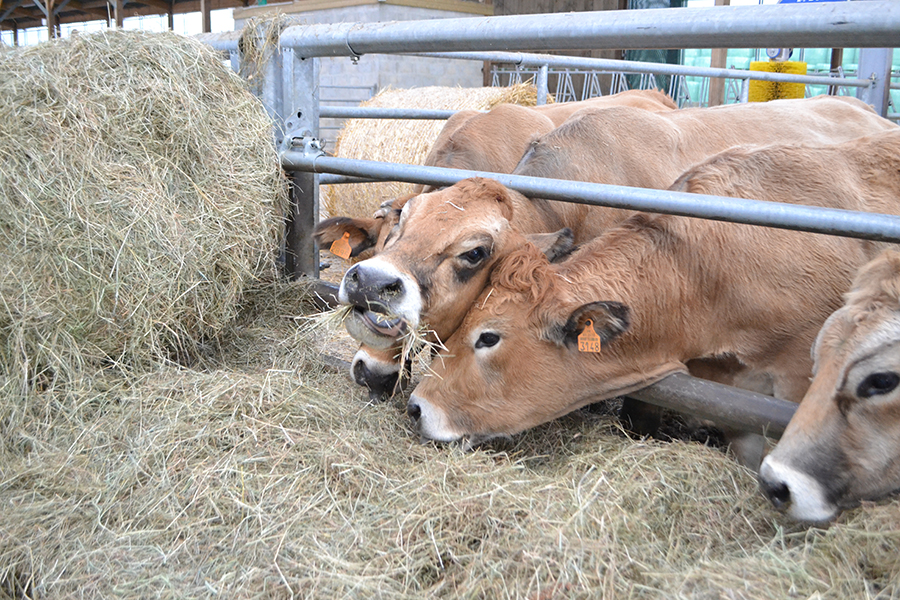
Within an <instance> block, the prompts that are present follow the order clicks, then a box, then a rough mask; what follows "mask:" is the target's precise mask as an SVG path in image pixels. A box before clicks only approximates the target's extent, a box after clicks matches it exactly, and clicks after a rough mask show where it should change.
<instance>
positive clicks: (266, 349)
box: [0, 281, 900, 600]
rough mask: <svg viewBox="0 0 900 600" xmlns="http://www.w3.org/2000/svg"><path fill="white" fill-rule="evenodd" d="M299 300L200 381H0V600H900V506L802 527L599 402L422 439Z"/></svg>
mask: <svg viewBox="0 0 900 600" xmlns="http://www.w3.org/2000/svg"><path fill="white" fill-rule="evenodd" d="M304 293H305V292H304V288H303V285H302V284H300V283H287V282H281V281H274V282H271V283H261V284H259V285H258V286H256V287H255V288H254V289H253V291H252V292H250V293H248V294H247V295H246V296H245V303H244V306H243V312H242V313H241V315H240V317H239V318H238V319H236V320H235V321H234V322H233V324H232V325H231V326H230V327H229V328H230V329H231V332H230V335H229V336H227V340H228V341H227V344H228V348H227V349H226V351H225V352H223V353H222V355H221V360H220V361H219V362H209V363H208V364H207V366H206V368H204V369H202V370H201V369H186V368H180V369H179V368H175V367H166V366H161V367H160V368H159V369H158V370H157V371H155V372H152V373H145V374H139V375H131V376H125V375H123V374H121V373H119V372H115V371H108V372H104V373H100V374H98V375H97V376H96V377H95V378H94V379H91V380H88V379H85V380H84V381H83V382H82V383H83V384H84V385H83V386H82V387H75V386H69V387H68V388H67V389H65V390H63V389H60V388H56V389H51V390H45V391H43V392H41V393H40V394H36V395H35V397H34V398H32V400H31V401H29V402H28V403H22V402H21V401H20V399H19V398H18V397H17V396H16V394H15V393H12V392H11V391H9V390H3V389H0V411H3V410H4V409H7V412H9V410H8V409H9V407H10V406H13V407H14V409H13V410H14V411H15V412H16V415H17V416H16V418H15V419H14V420H15V423H16V425H15V426H10V425H9V423H10V420H9V419H0V505H2V506H3V507H4V510H3V511H0V598H2V597H4V594H5V596H7V597H15V598H21V597H23V596H25V595H27V596H29V597H36V598H64V597H79V598H108V597H116V598H122V599H126V600H130V599H136V598H147V597H154V598H211V597H214V596H219V597H227V598H236V599H243V598H267V599H268V598H276V599H277V598H338V597H341V598H391V599H394V598H528V599H538V598H541V599H551V598H552V599H557V598H560V599H561V598H567V599H568V598H585V599H587V598H590V599H616V600H621V599H632V598H634V599H638V598H641V599H646V598H651V599H653V598H659V599H670V598H683V599H696V600H705V599H709V598H723V599H731V598H739V599H761V600H776V599H777V600H783V599H784V598H810V597H815V598H823V599H835V600H837V599H840V600H844V599H847V598H874V597H878V598H897V597H900V588H898V581H900V561H898V558H897V557H898V556H900V517H898V515H900V502H898V500H897V499H890V500H887V501H883V502H879V503H877V504H872V503H869V504H867V505H866V506H864V507H862V508H860V509H855V510H852V511H849V512H848V513H846V514H845V515H843V516H842V517H840V518H839V519H838V521H837V522H836V523H835V524H833V525H832V526H830V527H829V528H827V529H819V528H814V527H813V528H810V527H805V526H801V525H797V524H794V523H791V522H790V521H788V520H786V519H785V518H784V517H783V516H782V515H780V514H779V513H777V512H775V511H774V510H773V509H772V508H771V507H770V506H769V505H768V503H767V502H766V500H765V499H764V498H763V497H762V495H761V494H760V493H759V491H758V489H757V484H756V480H755V477H754V475H753V473H751V472H749V471H748V470H746V469H744V468H742V467H740V466H739V465H737V464H736V463H735V462H734V461H733V460H731V459H730V458H729V457H728V456H727V455H725V454H724V453H723V452H721V451H720V450H718V449H715V448H710V447H707V446H704V445H702V444H698V443H693V442H691V443H689V442H681V441H677V442H672V443H664V442H659V441H653V440H632V439H629V438H627V437H626V436H624V435H623V434H622V433H621V431H620V430H619V428H618V426H617V424H616V422H615V421H614V419H613V418H612V416H611V415H610V414H597V413H590V412H587V411H581V412H577V413H575V414H573V415H569V416H567V417H565V418H562V419H559V420H557V421H554V422H552V423H548V424H545V425H543V426H540V427H537V428H535V429H533V430H530V431H528V432H526V433H525V434H522V435H520V436H517V437H516V438H515V439H514V440H511V441H508V442H498V443H496V444H492V445H488V446H485V447H482V448H479V449H476V450H475V451H472V452H463V451H462V450H461V449H460V448H459V447H458V446H454V445H449V446H441V445H435V444H421V443H419V441H418V439H417V438H416V436H415V435H414V434H413V433H412V431H411V430H410V427H409V425H408V421H407V418H406V416H405V411H404V399H399V400H397V401H395V402H391V403H384V404H378V405H372V404H368V403H366V402H365V396H366V394H365V392H364V391H362V390H361V389H360V388H359V386H356V385H355V384H353V383H351V382H349V381H348V380H347V379H346V378H345V376H344V375H343V374H337V373H332V372H328V371H323V363H322V359H321V357H320V356H319V354H318V353H319V352H320V350H321V348H322V344H323V343H324V341H325V340H326V339H327V337H328V336H329V335H331V333H330V332H328V331H321V330H310V329H308V328H305V327H303V326H302V324H301V322H300V320H299V319H297V318H296V317H299V316H301V315H302V314H306V313H304V312H303V311H308V310H311V305H310V303H309V302H308V300H307V299H304V298H303V294H304ZM417 371H421V369H418V370H417Z"/></svg>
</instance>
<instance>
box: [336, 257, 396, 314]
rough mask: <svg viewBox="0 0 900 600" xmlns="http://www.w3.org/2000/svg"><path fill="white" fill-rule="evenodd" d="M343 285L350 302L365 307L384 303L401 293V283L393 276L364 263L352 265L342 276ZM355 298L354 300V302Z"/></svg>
mask: <svg viewBox="0 0 900 600" xmlns="http://www.w3.org/2000/svg"><path fill="white" fill-rule="evenodd" d="M344 280H345V281H344V283H345V287H346V289H347V293H348V295H350V297H351V298H350V300H351V302H353V303H355V304H357V305H359V306H365V305H367V304H369V303H370V302H373V301H374V302H378V301H381V302H384V301H385V300H387V299H389V298H390V296H393V295H396V294H399V293H401V292H402V291H403V282H402V281H401V280H400V278H399V277H397V276H396V275H393V274H389V273H385V272H383V271H382V270H381V269H376V268H371V267H369V266H367V265H366V264H365V263H364V262H363V263H359V264H356V265H353V266H352V267H350V269H349V270H348V271H347V273H345V274H344ZM354 297H356V300H354Z"/></svg>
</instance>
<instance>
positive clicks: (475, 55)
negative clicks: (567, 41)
mask: <svg viewBox="0 0 900 600" xmlns="http://www.w3.org/2000/svg"><path fill="white" fill-rule="evenodd" d="M409 56H421V57H428V58H448V59H457V60H477V61H491V62H502V63H511V64H514V65H516V66H517V67H523V68H540V67H543V66H545V65H546V66H549V67H554V68H561V69H582V70H587V71H609V72H614V73H650V74H653V75H684V76H687V77H721V78H726V79H749V80H752V81H774V82H784V83H803V84H806V85H840V86H845V87H871V85H872V81H871V80H869V79H844V78H841V77H825V76H822V75H819V76H817V75H791V74H789V73H770V72H768V71H750V70H746V69H718V68H712V67H691V66H686V65H670V64H666V63H652V62H641V61H632V60H613V59H606V58H588V57H582V56H557V55H553V54H531V53H528V54H526V53H523V52H414V53H410V54H409Z"/></svg>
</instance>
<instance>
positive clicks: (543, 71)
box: [537, 65, 550, 106]
mask: <svg viewBox="0 0 900 600" xmlns="http://www.w3.org/2000/svg"><path fill="white" fill-rule="evenodd" d="M549 73H550V67H549V66H548V65H541V68H540V70H539V71H538V75H537V104H538V106H541V105H543V104H547V94H548V90H547V79H548V75H549Z"/></svg>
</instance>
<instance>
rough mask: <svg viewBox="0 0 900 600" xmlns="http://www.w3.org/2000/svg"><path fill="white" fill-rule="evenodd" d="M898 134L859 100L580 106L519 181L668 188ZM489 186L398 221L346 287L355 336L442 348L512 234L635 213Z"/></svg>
mask: <svg viewBox="0 0 900 600" xmlns="http://www.w3.org/2000/svg"><path fill="white" fill-rule="evenodd" d="M896 129H897V127H896V125H894V124H893V123H891V122H890V121H888V120H886V119H882V118H881V117H879V116H877V115H876V114H875V113H874V112H873V111H872V110H871V109H869V108H868V107H866V106H865V105H864V104H862V103H861V102H859V101H857V100H854V99H851V98H843V97H842V98H838V97H832V96H820V97H817V98H812V99H807V100H780V101H774V102H767V103H764V104H754V105H747V104H742V105H730V106H722V107H717V108H713V109H688V110H680V111H670V112H658V113H652V112H648V111H644V110H640V109H635V108H630V107H613V108H607V109H583V110H581V111H579V112H578V113H576V114H575V115H573V116H572V117H571V118H570V119H569V120H568V121H566V122H565V123H564V124H563V125H561V126H560V127H558V128H556V129H554V130H553V131H552V132H550V133H548V134H546V135H544V136H541V137H540V138H538V140H537V141H535V142H534V143H533V144H532V146H531V148H530V149H529V150H528V152H527V153H526V154H525V156H524V157H523V158H522V161H521V162H520V164H519V166H518V167H517V168H516V170H515V173H516V174H519V175H530V176H540V177H552V178H558V179H570V180H580V181H591V182H597V183H612V184H620V185H630V186H634V187H647V188H657V189H665V188H666V187H668V186H669V185H671V184H672V182H673V181H675V179H676V178H677V177H678V176H679V175H680V174H681V173H682V172H683V171H684V170H685V169H687V168H688V167H690V166H691V165H693V164H695V163H697V162H700V161H702V160H704V159H706V158H707V157H709V156H712V155H714V154H716V153H717V152H720V151H722V150H724V149H726V148H729V147H732V146H734V145H737V144H740V143H741V142H750V143H757V144H765V143H768V142H770V141H772V140H789V141H791V142H799V141H808V142H811V143H830V142H839V141H844V140H847V139H853V138H856V137H859V136H861V135H865V134H867V133H872V132H877V131H884V130H896ZM800 172H801V173H802V172H803V170H802V169H801V171H800ZM491 185H492V184H489V183H485V182H483V181H480V182H475V181H468V182H460V183H459V184H457V185H455V186H452V187H450V188H447V189H444V190H441V191H437V192H432V193H430V194H423V195H419V196H416V197H414V198H412V199H410V200H409V201H407V202H406V203H405V204H404V206H403V209H402V212H400V213H399V214H397V213H395V217H394V218H395V219H397V223H396V225H394V226H393V227H392V229H391V233H390V234H389V235H388V236H387V237H386V238H385V239H386V243H385V246H384V249H383V251H382V252H381V253H379V254H378V255H376V256H375V257H374V258H372V259H369V260H366V261H363V262H360V263H358V264H357V265H355V266H354V267H352V268H351V269H350V270H348V272H347V273H346V274H345V276H344V279H343V281H342V283H341V290H340V300H341V301H342V302H345V303H348V304H352V305H354V306H355V307H356V308H357V310H356V311H355V312H354V313H353V314H352V315H351V316H350V317H349V318H348V320H347V322H346V323H347V328H348V331H350V333H351V335H353V336H354V337H356V338H357V339H359V340H360V341H361V342H363V343H364V344H365V345H367V346H369V347H373V348H379V349H388V353H389V354H390V353H394V354H396V351H395V350H392V349H393V348H395V347H396V333H397V332H399V331H400V330H401V328H402V327H403V326H406V327H417V326H418V325H419V324H420V323H423V322H424V323H427V324H428V326H429V327H430V328H431V329H433V330H434V332H435V334H436V335H437V337H439V338H440V339H442V340H445V339H447V337H448V336H449V335H450V334H451V333H452V332H453V331H454V330H455V329H456V327H457V325H458V324H459V322H460V320H461V318H462V315H463V314H464V313H465V311H466V310H467V309H468V307H469V305H470V303H471V301H472V300H473V299H474V298H476V297H477V296H478V294H479V293H480V292H481V289H482V287H483V285H484V283H485V282H486V281H487V277H488V272H489V271H490V269H491V268H492V267H493V265H494V264H495V263H496V261H497V260H498V259H499V258H500V257H502V256H503V255H504V254H505V253H507V252H509V251H510V250H512V249H515V248H516V247H517V246H516V244H517V243H518V242H512V243H511V242H509V235H510V232H513V231H514V230H515V231H518V232H522V233H531V232H549V231H557V230H560V229H562V228H569V229H571V230H572V231H573V232H574V235H575V240H576V242H577V243H580V242H583V241H585V240H589V239H591V238H593V237H594V236H596V235H598V234H599V233H601V232H603V231H604V230H606V229H608V228H610V227H612V226H614V225H615V224H616V223H619V222H621V220H622V219H624V218H626V217H627V216H628V215H629V214H631V213H630V212H629V211H623V210H615V209H610V208H602V207H590V206H586V205H580V204H569V203H562V202H548V201H541V200H530V199H528V198H526V197H525V196H523V195H521V194H518V193H517V192H514V191H510V190H505V188H503V190H504V191H503V192H502V194H501V196H502V197H504V198H506V199H508V200H509V201H508V202H500V201H491V200H490V198H491V197H492V194H493V192H492V191H491V190H492V189H494V188H492V187H491ZM485 199H487V200H485ZM381 315H386V316H381ZM382 356H383V354H382ZM377 358H378V357H374V359H373V357H372V356H371V355H359V356H358V357H357V359H358V360H355V364H354V371H355V372H356V371H358V372H360V373H379V374H384V373H396V372H397V371H398V364H397V362H396V361H392V362H389V363H387V364H385V363H384V362H383V361H379V360H377Z"/></svg>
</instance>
